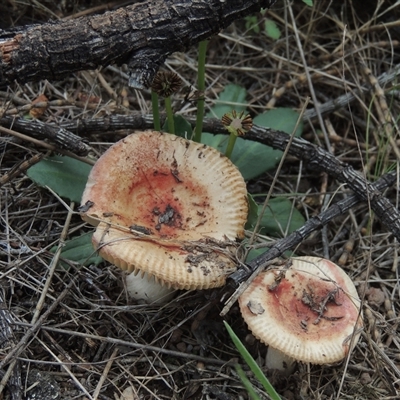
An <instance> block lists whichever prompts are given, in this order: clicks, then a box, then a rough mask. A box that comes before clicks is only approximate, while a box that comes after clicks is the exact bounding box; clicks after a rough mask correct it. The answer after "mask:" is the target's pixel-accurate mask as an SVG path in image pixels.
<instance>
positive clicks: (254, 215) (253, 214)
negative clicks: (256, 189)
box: [245, 193, 258, 229]
mask: <svg viewBox="0 0 400 400" xmlns="http://www.w3.org/2000/svg"><path fill="white" fill-rule="evenodd" d="M247 201H248V202H249V213H248V216H247V222H246V227H245V228H246V229H251V228H252V227H253V226H255V224H256V223H257V219H258V204H257V203H256V202H255V200H254V198H253V196H252V195H251V194H250V193H247Z"/></svg>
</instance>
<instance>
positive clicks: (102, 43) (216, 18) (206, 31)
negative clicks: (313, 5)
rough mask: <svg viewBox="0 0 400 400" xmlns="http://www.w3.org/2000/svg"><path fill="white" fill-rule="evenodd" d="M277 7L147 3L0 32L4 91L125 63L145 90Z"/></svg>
mask: <svg viewBox="0 0 400 400" xmlns="http://www.w3.org/2000/svg"><path fill="white" fill-rule="evenodd" d="M273 3H274V0H226V1H221V0H147V1H142V2H140V3H136V4H133V5H131V6H127V7H123V8H120V9H118V10H116V11H110V12H106V13H105V14H101V15H95V16H90V17H81V18H77V19H74V20H68V21H54V22H49V23H46V24H43V25H31V26H27V27H25V28H21V29H15V28H14V29H12V30H9V31H7V30H5V31H2V30H0V87H4V86H6V85H8V84H10V83H12V82H14V81H17V82H20V83H25V82H30V81H37V80H40V79H58V78H61V77H64V76H66V75H68V74H70V73H71V72H75V71H79V70H84V69H95V68H97V67H100V66H106V65H109V64H111V63H116V64H119V65H120V64H123V63H127V64H128V66H129V68H130V70H131V77H130V81H129V83H130V85H131V86H133V87H136V88H143V87H146V86H149V84H151V82H152V80H153V77H154V75H155V73H156V72H157V70H158V68H159V67H160V65H161V64H162V63H163V62H164V60H165V59H166V57H167V56H168V55H170V54H172V53H174V52H176V51H183V50H185V49H187V48H189V47H191V46H192V45H194V44H196V43H198V42H199V41H201V40H204V39H207V38H209V37H210V36H212V35H216V34H217V33H218V32H219V31H220V30H221V29H224V28H226V27H227V26H228V25H230V24H231V23H232V22H233V21H235V20H236V19H239V18H241V17H244V16H246V15H249V14H251V13H254V12H257V11H259V10H260V8H261V7H264V8H268V7H269V6H271V4H273Z"/></svg>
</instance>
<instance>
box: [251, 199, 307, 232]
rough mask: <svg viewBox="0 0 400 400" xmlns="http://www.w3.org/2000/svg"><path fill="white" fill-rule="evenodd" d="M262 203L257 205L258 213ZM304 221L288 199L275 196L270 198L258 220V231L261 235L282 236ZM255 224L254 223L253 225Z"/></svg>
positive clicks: (300, 225)
mask: <svg viewBox="0 0 400 400" xmlns="http://www.w3.org/2000/svg"><path fill="white" fill-rule="evenodd" d="M261 209H262V205H259V206H258V214H259V215H260V214H261ZM304 223H305V219H304V217H303V215H302V214H301V213H300V211H298V210H297V209H296V208H294V207H293V206H292V202H291V201H290V200H288V199H285V198H282V197H277V198H274V199H271V200H270V201H269V203H268V206H267V208H266V209H265V212H264V215H263V216H262V218H261V221H260V230H259V232H260V233H261V234H262V235H270V236H282V235H283V233H285V232H286V231H287V233H288V234H290V233H292V232H293V231H295V230H296V229H299V228H301V227H302V226H303V225H304ZM253 226H255V224H254V225H253Z"/></svg>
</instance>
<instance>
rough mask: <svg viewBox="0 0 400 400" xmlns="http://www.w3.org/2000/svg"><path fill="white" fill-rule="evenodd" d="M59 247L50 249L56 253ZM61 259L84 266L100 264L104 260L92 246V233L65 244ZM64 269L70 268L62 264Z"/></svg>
mask: <svg viewBox="0 0 400 400" xmlns="http://www.w3.org/2000/svg"><path fill="white" fill-rule="evenodd" d="M56 250H57V246H54V247H52V248H51V249H50V251H51V252H52V253H55V251H56ZM61 257H62V258H64V259H65V260H70V261H74V262H77V263H79V264H82V265H85V266H87V265H90V264H95V265H98V264H100V263H101V262H102V261H103V259H102V258H101V257H100V256H98V255H97V253H96V252H95V251H94V249H93V245H92V233H91V232H90V233H85V234H83V235H82V236H78V237H75V238H73V239H71V240H69V241H68V242H66V243H65V246H64V247H63V249H62V251H61ZM61 264H62V265H63V267H64V268H68V265H67V264H66V263H63V262H61Z"/></svg>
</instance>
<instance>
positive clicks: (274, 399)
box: [224, 321, 281, 400]
mask: <svg viewBox="0 0 400 400" xmlns="http://www.w3.org/2000/svg"><path fill="white" fill-rule="evenodd" d="M224 325H225V328H226V330H227V331H228V333H229V336H230V337H231V339H232V342H233V344H234V345H235V347H236V348H237V349H238V351H239V353H240V355H241V356H242V357H243V359H244V361H245V362H246V364H247V365H248V366H249V367H250V369H251V370H252V372H253V374H254V375H255V377H256V378H257V379H258V381H259V382H260V383H261V384H262V385H263V387H264V389H265V390H266V392H267V393H268V394H269V395H270V396H271V399H272V400H281V397H280V396H279V394H278V393H277V392H276V390H275V389H274V387H273V386H272V385H271V383H270V382H269V380H268V378H267V377H266V376H265V375H264V373H263V372H262V370H261V368H260V367H259V365H258V364H257V363H256V361H255V360H254V358H253V357H252V356H251V354H250V353H249V352H248V351H247V349H246V347H244V345H243V343H242V342H241V341H240V339H239V338H238V337H237V336H236V333H235V332H234V331H233V330H232V328H231V327H230V326H229V324H228V323H227V322H226V321H224Z"/></svg>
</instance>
